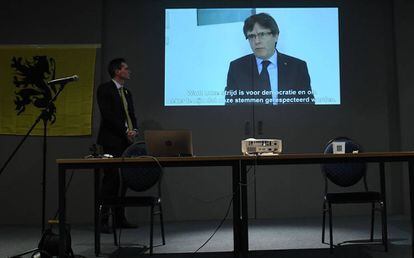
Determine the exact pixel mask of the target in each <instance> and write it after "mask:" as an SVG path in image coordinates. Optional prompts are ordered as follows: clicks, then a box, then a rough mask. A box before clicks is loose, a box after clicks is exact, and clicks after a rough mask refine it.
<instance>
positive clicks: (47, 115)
mask: <svg viewBox="0 0 414 258" xmlns="http://www.w3.org/2000/svg"><path fill="white" fill-rule="evenodd" d="M67 83H68V81H64V82H61V83H56V84H59V85H60V88H59V90H58V91H57V92H56V94H55V96H54V97H53V98H52V99H51V100H50V101H49V103H48V104H47V105H46V107H45V108H44V109H43V110H42V111H41V112H40V114H39V116H38V117H37V118H36V120H35V121H34V123H33V125H32V126H31V127H30V129H29V131H27V133H26V134H25V136H24V137H23V139H22V140H21V141H20V142H19V144H18V145H17V146H16V148H15V149H14V151H13V152H12V154H11V155H10V156H9V157H8V159H7V160H6V162H5V163H4V165H3V166H2V168H1V169H0V175H1V174H2V173H3V171H4V170H5V169H6V167H7V165H8V164H9V163H10V161H11V160H12V158H13V157H14V156H15V155H16V153H17V151H18V150H19V149H20V147H21V146H22V145H23V143H24V142H25V140H26V139H27V137H28V136H29V135H30V133H31V132H32V131H33V129H34V128H35V127H36V125H37V124H38V123H39V122H40V120H43V148H42V150H43V164H42V166H43V167H42V218H41V220H42V223H41V225H42V232H41V234H43V233H44V232H45V217H46V215H45V213H46V212H45V210H46V154H47V124H48V120H49V119H50V116H51V114H50V111H49V108H50V106H51V104H53V103H54V102H55V101H56V99H57V97H58V96H59V94H60V93H61V92H62V91H63V89H64V87H65V85H66V84H67ZM35 251H38V248H35V249H32V250H29V251H25V252H23V253H21V254H18V255H14V256H11V258H13V257H20V256H22V255H25V254H28V253H32V252H35Z"/></svg>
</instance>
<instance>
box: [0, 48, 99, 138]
mask: <svg viewBox="0 0 414 258" xmlns="http://www.w3.org/2000/svg"><path fill="white" fill-rule="evenodd" d="M97 47H99V46H97V45H46V46H34V45H16V46H0V134H11V135H24V134H25V133H27V131H28V130H29V129H30V127H31V126H32V124H33V123H34V121H35V120H36V118H37V117H38V116H39V114H41V113H42V112H43V114H44V116H43V117H44V118H45V119H46V120H47V121H48V124H47V135H49V136H74V135H91V130H92V126H91V124H92V122H91V121H92V102H93V98H92V96H93V86H94V75H95V57H96V48H97ZM72 75H78V76H79V81H74V82H69V83H68V84H66V85H62V84H59V83H57V84H48V82H49V81H51V80H53V79H58V78H62V77H68V76H72ZM62 87H63V90H62V91H61V93H60V94H59V96H57V98H56V101H54V102H52V103H50V102H51V100H52V99H53V98H54V97H55V96H56V94H57V93H58V92H59V90H60V89H61V88H62ZM42 134H43V122H42V121H40V122H39V123H38V124H37V126H36V127H35V128H34V130H33V131H32V135H42Z"/></svg>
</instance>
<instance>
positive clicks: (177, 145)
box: [144, 130, 193, 157]
mask: <svg viewBox="0 0 414 258" xmlns="http://www.w3.org/2000/svg"><path fill="white" fill-rule="evenodd" d="M144 139H145V143H146V146H147V153H148V155H151V156H154V157H179V156H193V143H192V135H191V131H189V130H147V131H145V132H144Z"/></svg>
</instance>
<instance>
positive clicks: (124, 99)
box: [119, 87, 134, 131]
mask: <svg viewBox="0 0 414 258" xmlns="http://www.w3.org/2000/svg"><path fill="white" fill-rule="evenodd" d="M119 95H121V99H122V106H124V111H125V115H126V118H127V121H126V122H127V125H128V130H130V131H131V130H132V129H134V128H133V125H132V121H131V117H130V116H129V112H128V102H127V100H126V98H125V90H124V88H123V87H122V88H120V89H119Z"/></svg>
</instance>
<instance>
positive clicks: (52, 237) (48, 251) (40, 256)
mask: <svg viewBox="0 0 414 258" xmlns="http://www.w3.org/2000/svg"><path fill="white" fill-rule="evenodd" d="M65 235H66V236H65V239H66V243H65V257H70V258H72V257H74V255H73V251H72V240H71V237H70V227H69V225H66V230H65ZM38 248H39V250H38V251H36V252H35V253H34V254H33V255H32V257H33V258H52V257H59V234H56V233H54V232H53V230H52V227H50V228H48V229H46V230H45V232H43V235H42V238H41V239H40V242H39V245H38Z"/></svg>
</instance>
